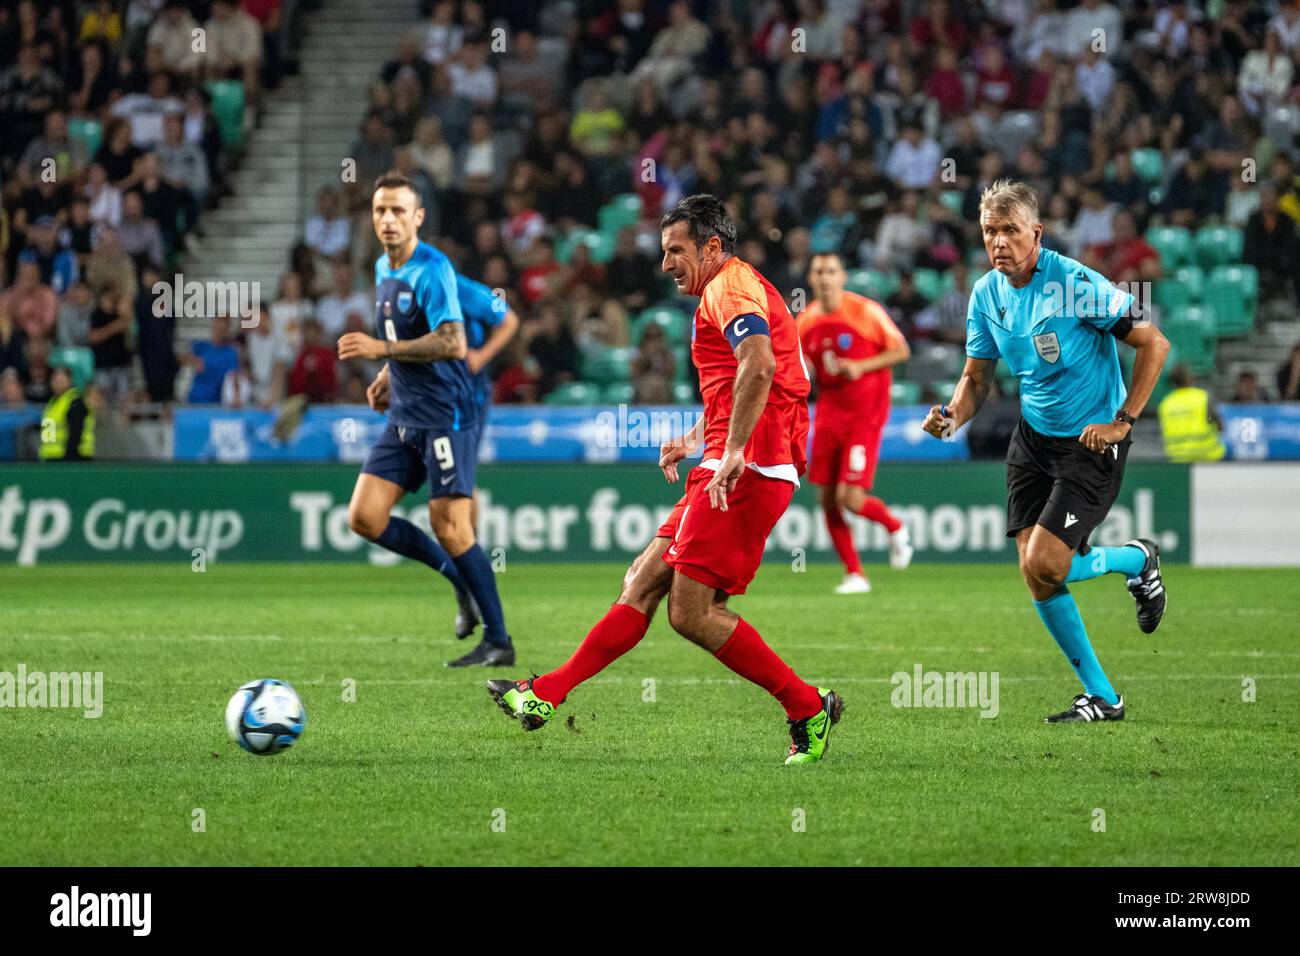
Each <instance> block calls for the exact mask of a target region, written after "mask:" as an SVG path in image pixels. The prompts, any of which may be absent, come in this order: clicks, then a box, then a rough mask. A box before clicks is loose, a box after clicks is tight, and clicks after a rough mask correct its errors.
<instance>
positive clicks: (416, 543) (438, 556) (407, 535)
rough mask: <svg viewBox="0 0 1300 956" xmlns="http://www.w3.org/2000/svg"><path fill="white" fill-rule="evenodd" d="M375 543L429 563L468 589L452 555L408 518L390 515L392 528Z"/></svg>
mask: <svg viewBox="0 0 1300 956" xmlns="http://www.w3.org/2000/svg"><path fill="white" fill-rule="evenodd" d="M375 544H377V545H379V546H380V547H381V548H387V549H388V550H389V551H392V552H393V553H395V554H400V555H401V556H402V557H404V558H410V559H411V560H412V561H420V562H422V563H424V564H427V565H428V566H429V567H431V568H433V570H435V571H437V572H438V573H439V574H441V575H442V576H443V577H445V578H446V579H447V580H448V581H450V582H451V584H452V587H454V588H455V589H456V590H457V591H464V590H465V579H464V578H462V577H461V576H460V571H458V570H457V569H456V565H455V563H454V562H453V561H452V560H451V555H450V554H448V553H447V552H446V550H444V549H443V547H442V545H440V544H439V543H438V542H437V541H434V540H433V538H431V537H429V536H428V535H427V534H425V533H424V532H423V531H421V530H420V529H419V528H417V527H416V526H415V525H413V524H411V522H409V521H407V520H406V519H405V518H389V519H388V527H386V528H384V533H383V534H381V535H380V536H379V537H378V538H376V539H375Z"/></svg>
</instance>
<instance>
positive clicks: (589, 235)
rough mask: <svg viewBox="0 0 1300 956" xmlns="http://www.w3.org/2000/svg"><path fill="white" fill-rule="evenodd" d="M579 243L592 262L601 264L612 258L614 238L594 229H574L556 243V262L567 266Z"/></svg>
mask: <svg viewBox="0 0 1300 956" xmlns="http://www.w3.org/2000/svg"><path fill="white" fill-rule="evenodd" d="M580 242H581V243H583V244H585V245H586V247H587V249H588V250H589V251H590V252H591V261H592V262H597V263H602V264H603V263H606V262H608V261H609V260H610V259H612V258H613V257H614V236H612V235H609V234H606V233H603V232H598V231H596V230H595V229H575V230H573V231H572V232H570V233H569V234H568V235H567V236H565V237H564V238H563V239H561V240H560V241H559V242H558V243H556V246H555V259H556V261H557V262H559V263H560V264H562V265H564V264H567V263H568V262H569V260H570V259H572V258H573V250H574V248H575V247H576V246H577V244H578V243H580Z"/></svg>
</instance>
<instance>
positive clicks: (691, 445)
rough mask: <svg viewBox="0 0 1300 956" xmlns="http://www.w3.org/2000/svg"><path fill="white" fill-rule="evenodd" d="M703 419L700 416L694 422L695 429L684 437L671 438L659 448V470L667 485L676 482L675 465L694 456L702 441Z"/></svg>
mask: <svg viewBox="0 0 1300 956" xmlns="http://www.w3.org/2000/svg"><path fill="white" fill-rule="evenodd" d="M705 424H706V422H705V419H704V416H703V415H701V416H700V417H699V418H697V419H696V420H695V427H694V428H692V429H691V430H690V431H688V432H687V433H686V434H685V435H681V436H679V437H677V438H671V439H669V440H668V441H666V442H664V443H663V444H662V445H660V446H659V468H660V469H661V470H662V471H663V473H664V478H665V479H666V480H667V481H668V483H669V484H676V482H677V463H678V462H679V461H681V460H682V459H683V458H689V457H690V456H691V455H693V454H695V452H696V450H697V449H698V448H699V447H700V442H702V441H703V440H704V428H705Z"/></svg>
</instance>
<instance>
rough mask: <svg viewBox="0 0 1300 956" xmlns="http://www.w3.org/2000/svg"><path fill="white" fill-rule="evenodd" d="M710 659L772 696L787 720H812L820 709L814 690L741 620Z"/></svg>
mask: <svg viewBox="0 0 1300 956" xmlns="http://www.w3.org/2000/svg"><path fill="white" fill-rule="evenodd" d="M713 656H714V657H716V658H717V659H718V660H719V661H721V662H722V663H723V664H725V665H727V666H728V667H730V668H731V669H732V670H733V671H735V672H736V673H737V674H739V675H740V676H741V677H743V678H745V679H746V680H750V681H753V682H754V683H755V684H757V685H758V686H759V687H761V688H763V690H765V691H767V692H768V693H769V694H771V695H772V696H773V697H775V698H776V699H777V700H778V701H779V702H780V704H781V706H782V707H784V708H785V713H786V716H787V717H789V718H790V719H791V720H803V719H804V718H805V717H812V716H813V715H814V714H816V713H817V712H818V711H820V710H821V709H822V699H821V695H820V694H818V693H817V688H816V687H813V686H812V684H809V683H806V682H804V681H803V680H801V679H800V678H799V676H798V675H797V674H796V673H795V672H794V670H793V669H792V668H791V667H790V665H789V664H787V663H786V662H785V661H783V660H781V658H780V657H778V656H777V653H776V651H774V650H772V648H770V647H768V646H767V643H766V642H765V641H764V640H763V638H762V637H760V636H759V633H758V631H756V630H754V629H753V628H752V627H750V626H749V624H748V623H746V621H745V620H744V618H741V619H740V620H738V621H737V622H736V629H735V630H734V631H732V632H731V637H729V638H727V643H725V644H723V645H722V646H721V647H720V648H718V650H717V651H716V653H714V655H713Z"/></svg>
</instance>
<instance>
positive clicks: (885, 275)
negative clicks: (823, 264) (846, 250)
mask: <svg viewBox="0 0 1300 956" xmlns="http://www.w3.org/2000/svg"><path fill="white" fill-rule="evenodd" d="M845 288H847V289H848V290H849V291H850V292H856V293H858V295H865V296H866V297H867V298H869V299H875V300H876V301H877V302H883V301H885V299H888V298H889V297H890V296H891V295H893V294H894V291H895V290H896V289H897V288H898V276H896V275H895V274H894V273H892V272H878V271H876V270H875V269H854V270H853V271H852V272H850V273H849V278H848V282H846V283H845Z"/></svg>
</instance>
